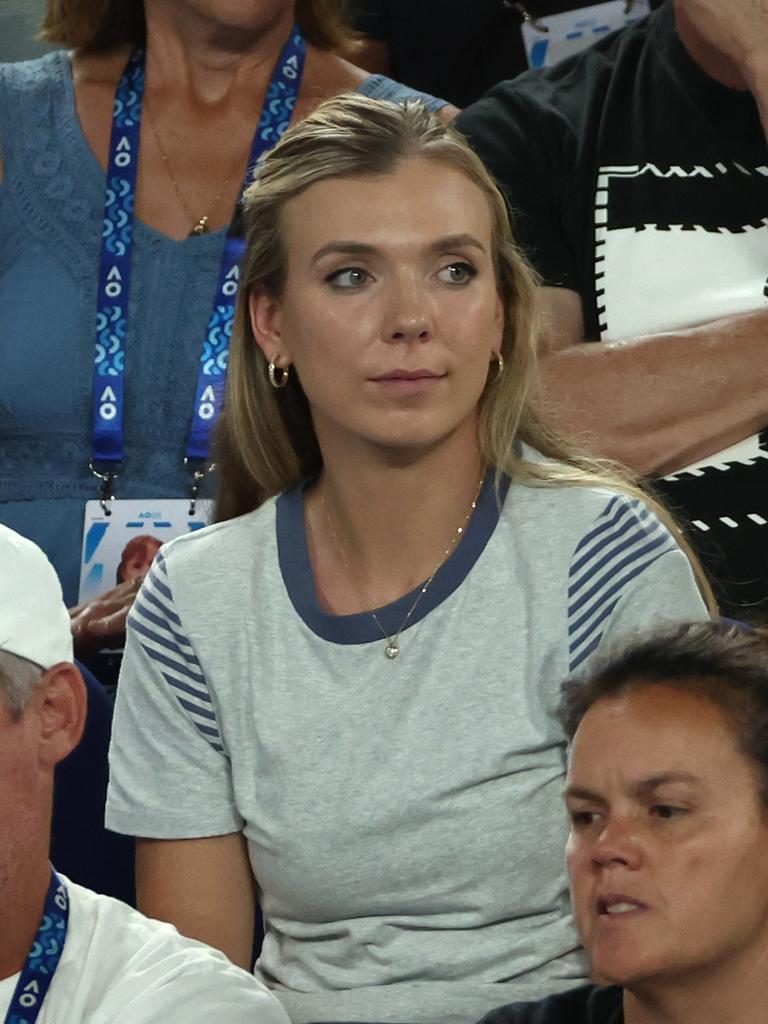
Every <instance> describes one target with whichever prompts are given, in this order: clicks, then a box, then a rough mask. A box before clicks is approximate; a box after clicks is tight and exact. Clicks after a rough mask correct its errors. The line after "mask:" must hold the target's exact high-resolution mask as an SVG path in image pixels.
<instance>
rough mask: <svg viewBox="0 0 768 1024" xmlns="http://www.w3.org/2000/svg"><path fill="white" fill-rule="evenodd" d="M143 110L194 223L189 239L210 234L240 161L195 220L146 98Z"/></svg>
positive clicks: (183, 207) (181, 199)
mask: <svg viewBox="0 0 768 1024" xmlns="http://www.w3.org/2000/svg"><path fill="white" fill-rule="evenodd" d="M143 109H144V110H146V112H147V117H148V119H149V127H150V128H151V129H152V134H153V135H154V137H155V142H156V143H157V149H158V152H159V153H160V158H161V159H162V161H163V164H164V166H165V169H166V171H167V172H168V177H169V178H170V179H171V184H172V185H173V191H174V192H175V193H176V198H177V199H178V200H179V205H180V206H181V208H182V209H183V211H184V213H185V214H186V216H187V217H188V218H189V220H190V221H194V224H193V226H192V230H191V231H190V232H189V235H188V236H187V237H189V238H191V237H192V236H193V235H207V234H208V232H209V231H210V230H211V229H210V227H209V219H210V217H211V214H212V213H213V211H214V210H215V209H216V207H217V205H218V203H219V200H220V199H221V197H222V196H223V195H224V189H225V188H226V187H227V185H228V184H229V183H230V181H232V179H233V178H234V176H235V174H236V173H237V170H238V168H239V167H240V161H239V160H238V162H237V167H235V168H233V170H231V171H230V172H229V174H228V175H227V176H226V178H225V179H224V181H223V182H222V186H221V188H220V189H219V191H218V192H217V193H216V198H215V199H214V200H213V202H212V203H211V205H210V206H209V207H208V213H204V214H203V216H202V217H198V218H197V220H195V218H194V215H193V213H192V211H191V210H190V208H189V206H188V205H187V201H186V200H185V198H184V195H183V193H182V191H181V189H180V188H179V183H178V181H176V175H175V174H174V173H173V168H172V167H171V161H170V160H169V159H168V154H167V153H166V152H165V147H164V146H163V143H162V142H161V140H160V133H159V132H158V130H157V125H156V124H155V119H154V117H153V116H152V111H151V109H150V106H149V103H148V102H147V97H146V96H145V97H144V106H143Z"/></svg>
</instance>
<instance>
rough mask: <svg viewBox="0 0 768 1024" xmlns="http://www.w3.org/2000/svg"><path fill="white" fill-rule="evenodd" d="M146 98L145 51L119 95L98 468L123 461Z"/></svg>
mask: <svg viewBox="0 0 768 1024" xmlns="http://www.w3.org/2000/svg"><path fill="white" fill-rule="evenodd" d="M143 95H144V51H143V50H136V52H135V53H134V54H133V56H132V57H131V59H130V60H129V61H128V65H127V67H126V69H125V71H124V72H123V77H122V78H121V79H120V84H119V85H118V87H117V93H116V94H115V110H114V114H113V116H112V136H111V138H110V143H109V162H108V165H107V189H106V196H105V199H104V224H103V228H102V233H101V259H100V261H99V290H98V302H97V310H96V355H95V360H94V371H93V461H94V462H100V463H115V462H122V460H123V412H124V378H125V336H126V334H127V333H128V300H129V298H130V291H131V255H132V253H133V207H134V202H135V199H136V172H137V169H138V163H139V129H140V126H141V101H142V97H143Z"/></svg>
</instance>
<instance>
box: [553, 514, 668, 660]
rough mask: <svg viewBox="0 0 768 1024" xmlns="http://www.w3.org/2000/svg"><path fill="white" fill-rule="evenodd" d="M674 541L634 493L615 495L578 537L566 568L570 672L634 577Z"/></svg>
mask: <svg viewBox="0 0 768 1024" xmlns="http://www.w3.org/2000/svg"><path fill="white" fill-rule="evenodd" d="M671 551H679V548H678V545H677V544H676V542H675V540H674V539H673V538H672V536H671V535H670V533H669V531H668V530H667V529H666V527H664V526H663V525H662V524H661V523H660V522H659V520H658V519H657V518H656V516H655V515H654V514H653V512H651V510H650V509H649V508H648V507H647V506H646V505H645V504H644V503H643V502H642V501H640V500H639V499H633V498H628V497H625V496H624V495H615V496H614V497H613V498H611V500H610V501H609V502H608V504H607V505H606V507H605V508H604V509H603V511H602V513H601V514H600V515H599V516H598V518H597V519H596V521H595V522H594V523H593V525H592V527H591V528H590V529H589V530H588V531H587V533H585V535H584V536H583V537H582V538H581V539H580V541H579V543H578V544H577V545H576V548H575V550H574V553H573V558H572V559H571V565H570V569H569V573H568V655H569V669H570V671H571V672H573V671H574V670H575V669H577V668H578V667H579V665H581V664H582V662H583V661H584V660H585V659H586V658H588V657H589V655H590V654H591V653H592V652H593V651H594V650H596V649H597V647H598V646H599V644H600V641H601V639H602V637H603V633H604V631H605V628H606V625H607V623H608V620H609V619H610V616H611V613H612V612H613V610H614V609H615V608H616V606H617V604H618V603H619V601H620V600H621V598H622V597H623V596H624V594H626V593H627V591H628V590H630V589H631V587H632V586H633V585H634V583H635V581H636V580H637V579H638V578H639V577H640V576H641V575H642V574H643V573H644V572H645V571H646V569H648V567H649V566H650V565H652V564H653V563H654V562H655V561H656V560H657V559H659V558H661V556H662V555H665V554H667V553H669V552H671Z"/></svg>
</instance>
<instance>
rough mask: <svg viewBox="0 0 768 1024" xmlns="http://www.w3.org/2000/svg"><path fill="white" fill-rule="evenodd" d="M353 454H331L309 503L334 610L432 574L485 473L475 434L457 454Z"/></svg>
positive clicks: (365, 603)
mask: <svg viewBox="0 0 768 1024" xmlns="http://www.w3.org/2000/svg"><path fill="white" fill-rule="evenodd" d="M355 454H356V453H355V452H349V453H347V454H346V455H345V456H344V458H342V459H338V460H334V459H331V460H330V461H329V460H328V459H326V463H325V468H324V470H323V473H322V475H321V478H320V480H319V482H318V484H317V485H316V487H314V488H313V489H312V490H311V491H310V492H309V494H308V495H307V500H306V504H305V517H306V522H307V528H308V529H307V532H308V537H309V547H310V560H311V562H312V568H313V572H314V574H315V582H316V584H317V590H318V593H319V595H320V597H321V601H322V602H323V604H324V605H325V606H326V608H327V609H328V610H330V611H333V612H335V613H337V614H349V613H352V612H358V611H365V610H367V609H369V608H375V607H381V606H383V605H385V604H388V603H390V602H392V601H394V600H397V599H398V598H399V597H402V595H403V594H406V593H408V592H409V591H410V590H412V589H414V587H416V586H417V585H418V584H419V583H421V582H423V581H424V580H426V579H428V578H429V577H430V576H431V575H432V574H433V573H434V571H435V569H437V568H438V566H439V565H440V564H441V563H442V561H443V560H444V558H445V557H446V552H448V554H450V552H451V551H452V550H453V548H454V547H455V546H456V544H457V543H458V541H459V540H460V539H461V535H462V533H463V531H464V529H465V528H466V526H467V522H468V519H469V517H470V514H471V512H472V503H473V501H474V500H475V498H476V497H477V494H478V490H479V486H480V483H481V478H482V475H483V468H482V464H481V459H480V454H479V451H478V448H477V444H476V442H475V441H474V439H473V440H472V443H471V444H466V445H464V446H463V450H461V451H458V452H457V451H456V447H455V446H453V447H449V448H448V449H446V447H445V446H441V447H440V448H439V449H438V448H436V449H435V450H433V451H430V452H427V453H423V452H422V453H419V455H418V456H411V457H409V456H408V455H407V454H404V453H401V454H400V455H398V456H395V455H392V454H389V455H383V456H382V457H381V458H380V459H379V460H371V459H370V458H356V457H355ZM459 528H461V533H460V532H459Z"/></svg>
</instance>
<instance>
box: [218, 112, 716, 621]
mask: <svg viewBox="0 0 768 1024" xmlns="http://www.w3.org/2000/svg"><path fill="white" fill-rule="evenodd" d="M409 158H418V159H420V160H427V161H434V162H436V163H440V164H443V165H447V166H449V167H451V168H453V169H454V170H457V171H459V172H461V173H462V174H464V175H466V177H467V178H469V179H470V180H471V181H472V182H473V183H474V184H476V185H477V187H478V188H479V189H480V190H481V191H482V192H483V194H484V195H485V198H486V201H487V203H488V209H489V212H490V216H491V245H492V250H493V263H494V271H495V275H496V282H497V287H498V291H499V295H500V297H501V300H502V303H503V306H504V309H505V324H504V331H503V336H502V343H501V353H502V355H503V357H504V363H505V370H504V373H503V374H502V375H501V377H500V379H499V380H498V381H494V380H492V378H493V376H494V373H493V371H492V372H491V375H490V378H489V382H488V383H487V384H486V386H485V389H484V390H483V393H482V395H481V396H480V403H479V428H478V437H479V445H480V454H481V458H482V459H483V461H484V463H485V464H486V465H487V466H491V467H493V468H494V469H495V471H496V473H497V475H498V476H501V475H507V476H509V477H510V478H511V479H514V480H519V481H525V482H527V483H530V484H536V485H542V486H554V485H560V486H590V487H594V486H598V487H607V488H610V489H613V490H617V491H621V492H623V493H624V494H627V495H628V496H630V497H633V498H640V499H642V500H643V501H644V502H645V503H646V504H647V505H648V506H650V507H651V508H652V509H653V511H654V512H655V513H656V515H657V516H658V517H659V519H660V520H661V521H662V522H663V523H664V524H665V525H666V526H667V527H668V528H669V529H670V530H671V532H672V533H673V534H674V536H675V537H676V539H677V541H678V543H679V544H680V546H681V548H682V549H683V550H684V551H685V552H686V554H687V555H688V557H689V559H690V560H691V564H692V566H693V569H694V572H695V573H696V576H697V579H698V582H699V586H700V588H701V591H702V594H703V595H704V597H705V599H706V600H707V602H708V604H709V605H710V608H711V609H713V610H714V608H715V603H714V598H713V596H712V592H711V588H710V586H709V583H708V582H707V580H706V577H705V575H704V573H703V570H702V569H701V567H700V566H699V563H698V561H697V559H696V557H695V556H694V555H693V553H692V552H691V550H690V548H689V546H688V544H687V542H686V540H685V537H684V536H683V533H682V531H681V529H680V527H679V526H678V525H677V524H676V523H675V521H674V519H673V517H672V516H671V515H670V513H669V512H668V511H667V510H666V509H665V508H664V507H663V506H662V505H661V504H660V503H659V502H658V501H657V500H656V499H655V498H653V496H652V495H650V494H649V493H648V491H647V490H645V489H643V488H642V487H641V486H640V484H639V482H638V480H637V479H636V478H635V477H634V476H632V474H631V473H630V472H629V471H628V470H626V469H625V468H624V467H621V466H619V465H618V464H617V463H614V462H611V461H609V460H607V459H598V458H595V457H593V456H591V455H589V454H588V453H587V452H585V451H583V450H582V449H580V448H579V447H578V446H577V445H575V444H572V443H570V442H568V441H566V440H565V439H564V438H562V437H560V436H559V435H558V434H557V433H556V432H555V431H554V430H552V429H551V428H550V427H548V426H547V425H546V423H545V422H544V421H543V420H542V418H541V417H540V415H539V414H538V412H537V410H536V408H535V405H534V403H533V402H532V401H531V382H532V379H533V377H534V373H535V369H536V347H537V338H538V325H537V318H536V290H537V286H538V281H537V278H536V275H535V274H534V272H533V271H532V269H531V268H530V266H529V265H528V263H527V262H526V260H525V258H524V257H523V255H522V253H521V252H520V250H519V249H518V248H517V246H516V245H515V243H514V241H513V239H512V232H511V228H510V223H509V216H508V214H507V209H506V206H505V203H504V200H503V198H502V196H501V193H500V192H499V190H498V188H497V187H496V185H495V183H494V181H493V179H492V177H491V175H490V174H489V173H488V171H487V170H486V168H485V167H484V165H483V163H482V162H481V161H480V159H479V158H478V157H477V156H476V155H475V153H473V152H472V150H471V149H470V148H469V146H468V145H467V143H466V142H465V141H464V139H463V138H462V137H461V136H460V135H459V134H458V133H457V132H455V131H453V130H452V129H451V128H447V127H445V125H443V124H442V122H441V121H439V120H438V119H437V118H436V117H435V116H434V115H433V114H430V113H429V112H428V111H427V110H426V108H425V107H424V106H423V105H422V104H421V103H418V102H414V101H409V102H407V103H405V104H402V105H399V104H393V103H383V102H378V101H375V100H371V99H368V98H366V97H364V96H359V95H355V94H350V95H345V96H337V97H335V98H333V99H331V100H328V101H327V102H325V103H323V104H321V105H320V106H319V107H317V109H316V110H315V111H314V112H313V113H312V114H310V116H309V117H307V118H306V119H304V120H303V121H301V122H299V123H298V124H297V125H296V126H295V127H293V128H291V129H290V130H289V131H288V132H286V134H285V135H284V136H283V138H282V140H281V141H280V142H279V143H278V144H277V146H275V148H274V149H272V150H271V151H270V152H269V153H268V154H267V156H266V158H265V159H264V162H263V163H262V165H261V167H260V169H259V173H258V176H257V179H256V181H255V182H254V184H253V185H252V186H251V187H250V188H249V189H248V192H247V193H246V197H245V211H244V222H245V228H246V237H247V246H246V254H245V258H244V260H243V264H242V267H241V271H240V292H239V297H238V302H237V309H236V313H235V322H234V326H233V333H232V343H231V347H230V358H229V375H228V383H227V396H226V402H225V409H224V413H223V416H222V419H221V423H220V425H219V430H218V439H217V458H218V462H219V465H220V470H221V472H220V485H219V496H218V499H217V506H216V519H217V520H222V519H229V518H232V517H233V516H236V515H240V514H242V513H244V512H248V511H250V510H252V509H253V508H256V507H257V506H258V505H259V504H261V502H263V501H265V500H266V499H267V498H269V497H272V496H273V495H275V494H278V493H279V492H280V491H282V490H285V489H286V488H289V487H292V486H293V485H295V484H296V483H298V482H299V481H300V480H302V479H305V478H308V477H314V476H317V475H318V474H319V472H320V470H321V469H322V455H321V452H320V448H319V446H318V443H317V438H316V436H315V431H314V426H313V424H312V417H311V414H310V410H309V405H308V402H307V399H306V396H305V395H304V392H303V390H302V388H301V384H300V383H299V381H298V380H297V378H296V375H295V374H293V375H291V377H290V380H289V382H288V385H287V386H286V387H285V388H282V389H280V390H275V389H274V388H273V387H272V386H271V385H270V384H269V382H268V377H267V372H266V370H267V367H266V360H265V358H264V356H263V354H262V352H261V350H260V348H259V346H258V344H257V342H256V340H255V337H254V334H253V329H252V327H251V323H250V318H249V312H248V298H249V296H250V294H251V293H252V292H253V291H254V290H256V289H263V290H264V291H266V293H267V294H269V295H272V296H274V297H277V298H279V297H280V295H281V293H282V289H283V285H284V282H285V276H286V270H287V258H288V255H287V253H286V251H285V247H284V241H283V237H282V232H281V211H282V209H283V207H284V206H285V204H286V203H287V202H289V201H290V200H291V199H292V198H294V197H295V196H297V195H299V194H300V193H301V192H303V191H304V190H305V189H307V188H308V187H309V186H310V185H312V184H314V183H315V182H318V181H323V180H325V179H328V178H339V177H352V176H358V175H370V174H386V173H388V172H390V171H392V170H393V169H394V168H395V167H396V166H397V165H398V164H399V163H400V162H402V161H403V160H407V159H409ZM520 442H523V443H524V444H525V445H528V446H530V447H531V448H533V449H535V450H536V451H537V452H539V453H540V454H541V455H542V456H544V459H538V458H537V459H535V460H532V459H530V458H528V457H526V454H525V450H524V449H523V448H522V446H521V445H520Z"/></svg>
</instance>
